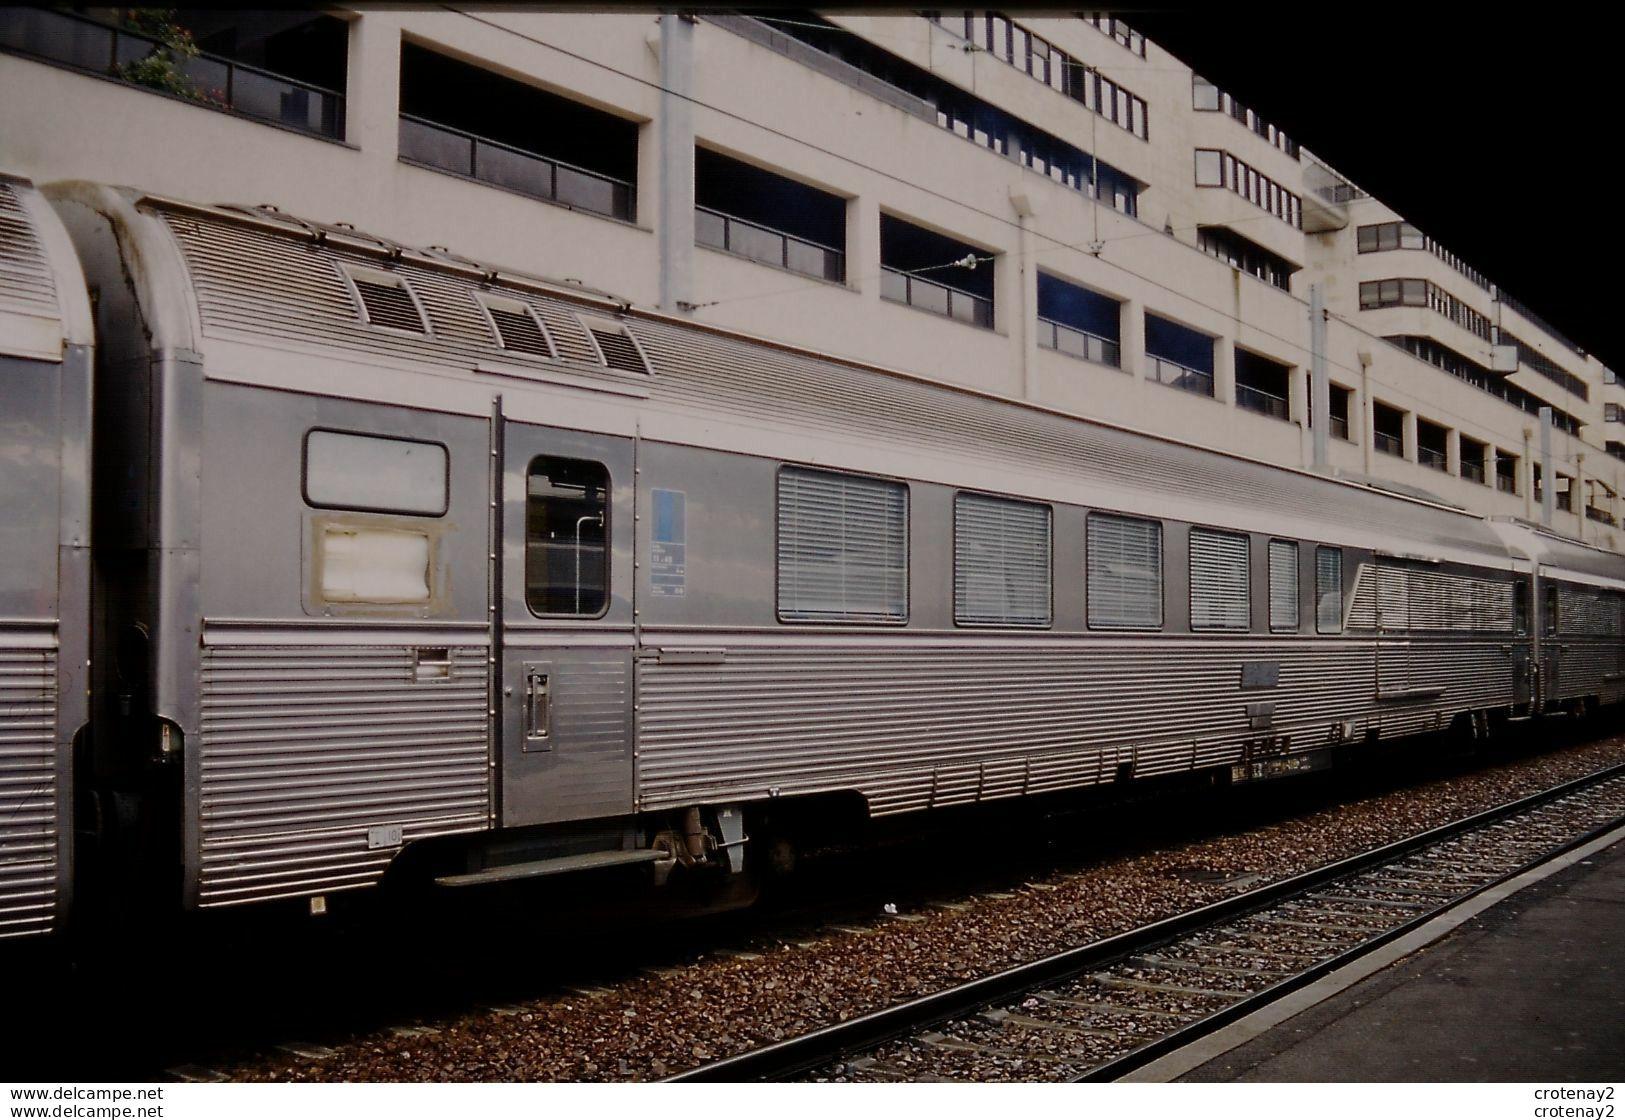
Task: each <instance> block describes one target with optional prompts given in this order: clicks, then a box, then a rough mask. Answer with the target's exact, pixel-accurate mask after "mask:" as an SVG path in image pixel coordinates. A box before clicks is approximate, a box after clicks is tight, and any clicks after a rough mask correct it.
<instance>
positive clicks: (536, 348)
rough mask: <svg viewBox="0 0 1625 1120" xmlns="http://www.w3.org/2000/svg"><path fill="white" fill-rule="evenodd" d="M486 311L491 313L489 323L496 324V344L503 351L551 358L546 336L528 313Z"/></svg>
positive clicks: (491, 308)
mask: <svg viewBox="0 0 1625 1120" xmlns="http://www.w3.org/2000/svg"><path fill="white" fill-rule="evenodd" d="M486 310H487V311H489V312H490V313H491V322H493V323H495V324H496V328H497V344H498V345H499V346H501V347H502V348H503V349H504V350H517V351H519V352H520V353H523V354H540V355H541V356H542V357H544V358H551V357H553V348H552V347H551V346H549V345H548V343H547V335H545V334H543V333H542V328H541V327H540V326H539V325H538V324H537V322H536V319H535V317H534V316H533V315H531V314H530V312H528V311H506V310H504V309H502V308H500V307H487V308H486Z"/></svg>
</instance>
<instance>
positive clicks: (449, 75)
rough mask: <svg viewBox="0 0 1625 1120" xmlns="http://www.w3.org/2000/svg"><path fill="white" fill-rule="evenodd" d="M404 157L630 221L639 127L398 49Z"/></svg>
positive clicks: (434, 56) (418, 50) (486, 73)
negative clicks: (399, 56) (399, 52)
mask: <svg viewBox="0 0 1625 1120" xmlns="http://www.w3.org/2000/svg"><path fill="white" fill-rule="evenodd" d="M400 89H401V119H400V158H401V160H402V161H403V162H406V163H411V164H416V165H418V166H421V167H428V168H433V169H435V170H437V171H448V172H451V173H452V174H455V175H463V176H467V177H468V178H470V179H477V180H479V181H480V182H483V183H489V184H491V185H493V186H498V187H504V188H506V189H508V190H511V191H516V192H518V193H520V194H525V195H529V196H530V197H532V198H539V199H543V200H545V201H548V202H556V203H559V204H560V205H562V206H568V207H569V208H570V209H572V210H584V211H587V212H589V213H593V214H601V215H605V216H607V217H612V218H620V219H622V220H625V221H632V220H633V219H634V218H635V217H636V212H637V198H636V191H635V189H634V186H633V183H634V182H635V180H636V179H637V167H638V126H637V125H636V124H635V123H633V122H632V121H629V120H625V119H623V118H621V117H617V116H614V115H613V114H610V113H605V112H602V111H601V110H598V109H594V108H591V107H590V106H587V105H583V104H581V103H580V102H577V101H571V100H570V99H568V98H565V97H559V96H557V95H555V94H551V93H547V92H546V91H544V90H540V89H537V88H536V87H535V86H532V85H528V84H526V83H524V82H519V81H515V80H514V79H512V78H507V77H503V76H502V75H501V74H497V73H494V72H492V71H490V70H485V69H482V68H481V67H478V66H472V65H470V64H468V63H466V62H463V61H460V60H458V59H454V58H450V57H448V56H446V55H443V54H438V53H436V52H435V51H431V50H428V49H426V48H424V47H420V46H418V45H416V44H415V43H403V44H402V45H401V86H400Z"/></svg>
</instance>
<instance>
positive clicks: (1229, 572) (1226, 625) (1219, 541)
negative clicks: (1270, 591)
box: [1190, 529, 1251, 630]
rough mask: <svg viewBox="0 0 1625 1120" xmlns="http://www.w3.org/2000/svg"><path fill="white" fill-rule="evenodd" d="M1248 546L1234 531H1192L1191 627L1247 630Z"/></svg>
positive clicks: (1248, 618)
mask: <svg viewBox="0 0 1625 1120" xmlns="http://www.w3.org/2000/svg"><path fill="white" fill-rule="evenodd" d="M1249 545H1250V542H1249V541H1248V539H1247V538H1246V537H1245V536H1241V535H1238V534H1236V533H1218V532H1214V531H1213V530H1211V529H1192V530H1191V540H1190V551H1191V629H1193V630H1245V629H1247V627H1248V624H1249V622H1250V609H1251V595H1250V594H1249V593H1248V586H1247V584H1248V576H1249V570H1250V565H1249V562H1248V549H1249Z"/></svg>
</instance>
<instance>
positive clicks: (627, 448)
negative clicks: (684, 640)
mask: <svg viewBox="0 0 1625 1120" xmlns="http://www.w3.org/2000/svg"><path fill="white" fill-rule="evenodd" d="M503 428H504V430H503V437H502V446H503V452H504V454H503V465H502V477H503V518H502V523H503V535H502V536H503V539H502V573H501V574H502V596H501V597H502V625H501V627H500V647H501V653H500V654H499V655H498V656H499V659H500V662H501V670H502V688H501V698H502V716H501V718H502V770H501V783H500V784H501V791H502V824H503V827H506V828H513V827H518V826H522V825H530V824H541V823H545V822H549V821H567V820H581V819H585V818H590V817H603V816H612V815H615V814H620V813H627V812H630V811H631V809H632V643H633V631H632V539H633V525H632V510H633V501H632V484H633V477H632V442H631V441H630V440H627V439H621V438H617V437H614V436H598V435H587V434H583V433H579V432H565V431H556V430H553V429H548V428H542V427H537V426H534V425H529V424H521V423H517V422H513V421H508V422H506V423H505V424H504V426H503Z"/></svg>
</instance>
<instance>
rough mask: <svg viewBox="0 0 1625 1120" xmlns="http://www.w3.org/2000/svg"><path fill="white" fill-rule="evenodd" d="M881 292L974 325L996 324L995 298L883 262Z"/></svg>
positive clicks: (891, 298) (903, 301)
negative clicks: (912, 273) (962, 289)
mask: <svg viewBox="0 0 1625 1120" xmlns="http://www.w3.org/2000/svg"><path fill="white" fill-rule="evenodd" d="M880 296H881V298H882V299H889V300H892V301H894V302H896V303H906V304H908V305H909V306H910V307H918V308H920V309H922V310H925V311H931V312H935V313H936V314H938V315H946V316H947V317H948V318H950V319H958V320H959V321H960V322H962V323H970V324H972V325H973V326H978V327H987V328H988V329H992V327H993V301H992V300H990V299H984V298H983V297H981V296H979V295H974V294H972V293H970V292H963V291H960V290H959V289H958V288H950V287H949V286H948V285H946V284H939V283H937V282H936V281H935V280H922V279H921V278H920V277H918V276H914V275H911V274H909V273H907V272H901V271H899V270H897V269H895V268H888V267H885V266H884V265H883V266H881V269H880Z"/></svg>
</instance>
